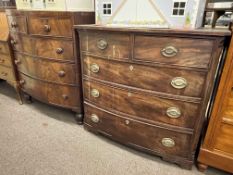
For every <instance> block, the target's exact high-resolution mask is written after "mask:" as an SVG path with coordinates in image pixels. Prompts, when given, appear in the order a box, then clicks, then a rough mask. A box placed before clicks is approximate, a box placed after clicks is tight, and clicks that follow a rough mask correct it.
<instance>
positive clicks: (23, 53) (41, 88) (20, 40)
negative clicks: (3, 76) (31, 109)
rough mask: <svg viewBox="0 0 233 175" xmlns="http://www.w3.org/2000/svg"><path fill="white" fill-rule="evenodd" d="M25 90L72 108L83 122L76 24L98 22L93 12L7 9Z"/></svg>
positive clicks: (27, 92) (58, 104) (16, 57)
mask: <svg viewBox="0 0 233 175" xmlns="http://www.w3.org/2000/svg"><path fill="white" fill-rule="evenodd" d="M6 13H7V17H8V24H9V26H10V37H11V44H12V47H13V49H14V56H15V64H16V65H17V70H18V71H19V79H20V85H21V89H22V91H23V92H24V93H25V94H26V97H27V95H29V96H31V97H34V98H36V99H38V100H40V101H42V102H45V103H48V104H52V105H56V106H59V107H64V108H67V109H72V110H73V111H74V112H76V113H77V115H76V118H77V120H78V122H80V123H81V122H82V113H83V111H82V95H81V78H80V77H81V75H80V68H79V67H80V66H79V64H80V63H79V59H78V53H79V50H78V49H76V48H77V47H76V45H75V42H74V41H75V39H76V38H75V37H74V35H73V30H72V28H73V25H74V24H89V23H94V13H92V12H42V11H41V12H39V11H38V12H36V11H18V10H7V11H6Z"/></svg>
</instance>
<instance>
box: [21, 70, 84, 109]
mask: <svg viewBox="0 0 233 175" xmlns="http://www.w3.org/2000/svg"><path fill="white" fill-rule="evenodd" d="M19 77H20V84H21V87H22V89H23V90H24V91H25V92H27V93H28V94H29V95H32V96H33V97H35V98H37V99H39V100H42V101H44V102H48V103H50V104H54V105H57V106H63V107H68V108H72V107H76V106H79V105H80V101H79V99H80V94H79V92H78V87H74V86H63V85H57V84H53V83H46V82H43V81H39V80H36V79H34V78H31V77H28V76H26V75H24V74H22V73H20V74H19Z"/></svg>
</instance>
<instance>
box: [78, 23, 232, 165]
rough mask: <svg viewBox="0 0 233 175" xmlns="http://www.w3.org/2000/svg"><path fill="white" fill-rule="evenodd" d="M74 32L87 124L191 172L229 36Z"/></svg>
mask: <svg viewBox="0 0 233 175" xmlns="http://www.w3.org/2000/svg"><path fill="white" fill-rule="evenodd" d="M76 29H77V31H78V32H79V36H80V49H81V61H82V75H83V77H82V78H83V91H84V110H85V117H84V127H85V128H86V129H88V130H90V131H93V132H95V133H100V134H103V135H105V136H107V137H110V138H112V139H115V140H117V141H119V142H121V143H124V144H126V145H128V146H131V147H134V148H136V149H139V150H143V151H145V152H149V153H152V154H155V155H159V156H161V157H162V158H163V159H164V160H167V161H170V162H174V163H177V164H179V165H180V166H182V167H184V168H187V169H190V168H191V167H192V164H193V160H194V154H195V151H196V147H197V143H198V140H199V136H200V132H201V129H202V126H203V121H204V118H205V113H206V110H207V106H208V105H207V104H208V102H209V100H210V97H211V92H212V90H213V85H214V79H215V74H216V72H217V67H218V63H219V61H220V60H221V53H222V51H223V44H224V39H225V36H227V35H230V32H228V31H225V32H224V31H223V32H221V31H220V32H213V31H208V30H190V31H185V30H183V31H180V30H165V29H164V30H159V29H157V30H152V29H146V30H143V29H127V28H107V27H103V26H102V27H101V26H95V25H91V26H77V27H76Z"/></svg>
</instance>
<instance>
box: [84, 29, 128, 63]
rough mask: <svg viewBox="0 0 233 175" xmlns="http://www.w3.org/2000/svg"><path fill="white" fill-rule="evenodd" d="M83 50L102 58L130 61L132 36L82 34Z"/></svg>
mask: <svg viewBox="0 0 233 175" xmlns="http://www.w3.org/2000/svg"><path fill="white" fill-rule="evenodd" d="M80 38H81V50H82V51H84V52H88V53H90V54H93V55H98V56H101V57H106V58H108V57H110V58H114V59H128V58H129V57H130V36H129V35H126V34H108V33H106V32H105V33H84V32H80Z"/></svg>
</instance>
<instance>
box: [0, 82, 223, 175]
mask: <svg viewBox="0 0 233 175" xmlns="http://www.w3.org/2000/svg"><path fill="white" fill-rule="evenodd" d="M194 174H195V175H196V174H197V175H199V174H200V175H202V174H203V173H200V172H198V171H197V169H196V167H193V169H192V171H188V170H183V169H181V168H179V167H178V166H177V165H174V164H170V163H167V162H164V161H162V160H161V159H160V158H158V157H155V156H150V155H147V154H144V153H141V152H137V151H134V150H132V149H130V148H127V147H125V146H122V145H120V144H117V143H115V142H113V141H110V140H108V139H105V138H103V137H100V136H96V135H93V134H91V133H89V132H87V131H86V130H84V129H83V127H82V126H79V125H77V124H76V122H75V120H74V118H73V114H72V112H70V111H66V110H63V109H60V108H55V107H52V106H48V105H45V104H42V103H40V102H38V101H34V102H33V103H32V104H24V105H19V104H18V102H17V99H16V94H15V92H14V90H13V88H11V87H10V86H8V85H7V84H6V83H5V82H0V175H194ZM205 174H209V175H225V174H227V173H224V172H221V171H218V170H216V169H213V168H209V169H208V171H207V172H205Z"/></svg>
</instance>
